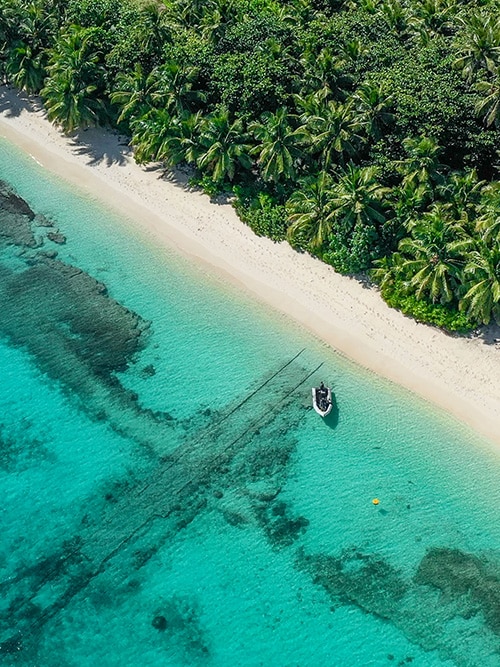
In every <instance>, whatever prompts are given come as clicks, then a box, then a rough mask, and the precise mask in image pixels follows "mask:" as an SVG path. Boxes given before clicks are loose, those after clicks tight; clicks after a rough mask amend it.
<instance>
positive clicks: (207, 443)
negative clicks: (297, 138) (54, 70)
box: [0, 143, 500, 667]
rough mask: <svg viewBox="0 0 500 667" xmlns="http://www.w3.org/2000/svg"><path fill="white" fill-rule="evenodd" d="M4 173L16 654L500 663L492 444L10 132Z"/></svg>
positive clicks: (113, 659) (496, 471)
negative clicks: (249, 292) (159, 237)
mask: <svg viewBox="0 0 500 667" xmlns="http://www.w3.org/2000/svg"><path fill="white" fill-rule="evenodd" d="M0 179H2V180H3V181H4V182H5V183H8V184H9V186H10V187H11V188H13V190H8V189H5V188H3V190H2V192H3V197H2V199H1V202H3V203H2V205H1V206H0V304H1V316H0V369H1V374H0V408H1V409H0V457H1V458H0V489H1V498H2V499H3V502H2V504H1V507H0V510H1V513H0V521H1V524H0V525H1V533H0V534H1V539H0V567H1V571H2V581H1V584H0V585H1V588H2V595H1V597H0V656H1V657H2V659H3V662H4V663H5V664H7V665H30V666H31V665H32V666H35V665H36V666H41V665H43V666H44V667H55V666H58V667H60V666H64V667H66V666H68V667H69V666H71V667H76V666H78V667H80V666H82V667H83V666H85V667H87V666H88V667H90V666H94V665H97V664H99V665H101V666H102V667H115V666H118V665H120V666H131V667H135V666H143V665H147V666H154V667H156V666H160V665H161V666H166V667H170V666H172V667H173V666H176V667H177V666H181V665H182V666H185V665H189V666H190V665H206V666H207V667H208V666H211V667H226V666H227V667H230V666H231V667H235V666H240V665H241V666H242V667H243V666H245V667H246V666H248V667H254V666H258V665H264V666H265V667H267V666H273V667H293V666H299V667H323V666H324V667H365V666H367V665H373V666H376V667H379V666H383V665H403V664H404V665H406V664H412V665H416V666H418V667H434V666H435V667H437V666H440V667H441V666H444V665H446V666H451V665H459V666H461V667H462V666H467V667H476V666H477V667H497V666H498V665H500V654H499V648H500V563H499V554H500V522H499V520H498V518H499V517H498V512H499V510H498V506H499V500H500V491H499V488H500V465H499V464H500V460H499V457H498V455H497V454H496V453H495V452H494V450H493V448H492V447H490V445H489V443H487V442H485V441H484V440H482V439H481V438H480V437H479V436H477V435H476V434H474V433H472V432H471V431H469V430H468V429H467V428H465V427H464V426H462V425H460V424H457V423H456V422H455V421H454V420H452V419H451V418H450V417H449V416H447V415H445V414H443V413H441V412H439V411H438V410H436V409H434V408H433V407H432V406H429V405H427V404H426V403H425V402H423V401H421V400H420V399H418V398H416V397H415V396H413V395H411V394H409V393H408V392H405V391H403V390H401V389H400V388H398V387H396V386H394V385H391V384H390V383H388V382H386V381H384V380H382V379H380V378H377V377H376V376H374V375H371V374H369V373H368V372H365V371H364V370H363V369H361V368H358V367H357V366H355V365H354V364H352V363H350V362H348V361H347V360H345V359H344V358H343V357H342V356H341V355H339V354H337V353H336V352H335V351H333V350H330V349H329V348H327V347H326V346H324V345H323V344H321V343H320V342H319V341H317V340H316V339H314V338H313V337H311V336H309V335H308V334H306V333H305V332H304V331H301V330H300V329H299V328H297V327H296V326H295V325H293V324H292V323H291V322H288V321H287V320H286V319H285V318H283V317H281V316H278V315H276V314H274V313H272V312H270V311H268V310H266V309H265V308H263V307H261V306H260V305H258V304H256V303H254V302H252V301H251V300H250V299H249V298H247V297H246V296H244V295H241V294H240V293H239V292H238V291H237V290H236V289H233V288H232V287H231V286H227V285H225V284H223V283H222V281H220V280H218V279H217V278H215V277H213V276H211V275H210V274H208V273H207V271H206V270H205V269H201V268H198V267H195V266H190V265H189V264H188V262H187V261H186V260H184V259H182V258H179V257H177V256H175V255H174V254H172V253H169V252H167V251H166V250H163V249H158V248H157V247H155V245H154V239H152V238H149V237H148V236H147V235H145V234H144V233H142V232H140V231H138V230H137V229H136V228H135V227H134V226H133V224H132V223H130V222H129V221H126V220H120V219H118V218H116V217H115V216H114V215H113V214H112V213H110V212H109V211H107V210H106V209H104V208H103V207H102V206H101V205H100V204H99V203H98V202H96V201H93V200H92V199H91V198H89V197H88V196H84V195H81V194H78V193H75V192H74V188H70V187H69V186H67V185H65V184H64V183H61V182H58V181H56V180H55V179H53V178H51V177H49V176H48V175H47V174H45V173H44V172H43V171H42V170H41V168H40V167H38V165H36V164H35V163H34V161H33V160H31V159H30V158H28V157H26V156H24V155H22V154H20V153H18V152H17V151H16V150H15V149H14V148H13V147H11V146H9V145H8V144H6V143H0ZM14 193H15V194H14ZM23 202H24V203H23ZM26 203H27V204H28V205H29V208H28V207H27V206H26ZM30 211H31V212H30ZM34 214H36V215H35V217H33V215H34ZM49 224H51V225H52V226H47V225H49ZM58 234H62V235H63V237H64V239H65V242H64V243H60V241H62V240H64V239H63V238H60V237H58V236H57V235H58ZM50 236H52V239H53V240H51V239H50ZM57 241H59V242H57ZM320 365H321V367H320V368H318V367H319V366H320ZM320 379H324V380H325V381H327V382H329V383H331V384H332V385H333V387H334V390H335V395H336V399H337V407H336V409H335V410H334V412H333V413H332V415H331V416H330V417H329V418H328V419H327V420H325V421H323V420H321V419H320V418H319V417H318V416H317V415H315V413H314V412H313V411H312V410H311V409H310V387H311V386H312V384H314V383H316V382H318V381H319V380H320ZM375 497H377V498H379V499H380V504H379V505H378V506H374V505H373V504H372V499H373V498H375Z"/></svg>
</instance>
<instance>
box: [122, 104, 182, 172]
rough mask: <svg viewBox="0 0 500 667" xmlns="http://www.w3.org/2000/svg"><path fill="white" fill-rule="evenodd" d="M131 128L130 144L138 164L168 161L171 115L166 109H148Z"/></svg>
mask: <svg viewBox="0 0 500 667" xmlns="http://www.w3.org/2000/svg"><path fill="white" fill-rule="evenodd" d="M132 128H133V132H132V139H131V144H132V146H134V149H135V150H134V159H135V161H136V162H137V163H138V164H145V163H146V162H151V161H157V162H163V161H168V156H169V139H170V137H171V132H172V117H171V115H170V114H169V113H168V111H167V110H166V109H150V111H149V112H148V113H147V114H145V115H144V116H143V117H142V118H140V119H138V120H136V121H134V122H133V123H132Z"/></svg>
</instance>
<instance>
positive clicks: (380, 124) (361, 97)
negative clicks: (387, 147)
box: [354, 82, 394, 141]
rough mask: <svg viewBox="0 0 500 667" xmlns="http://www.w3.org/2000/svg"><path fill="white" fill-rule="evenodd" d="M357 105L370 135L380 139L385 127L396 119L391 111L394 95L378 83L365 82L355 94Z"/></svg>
mask: <svg viewBox="0 0 500 667" xmlns="http://www.w3.org/2000/svg"><path fill="white" fill-rule="evenodd" d="M354 101H355V104H356V107H357V108H358V110H359V111H360V113H361V114H362V124H363V126H364V128H365V131H366V133H367V135H368V136H369V137H371V138H372V139H375V141H378V139H380V138H381V136H382V134H383V131H384V128H386V127H387V126H388V125H389V124H390V123H392V122H393V120H394V115H393V114H392V113H391V112H390V108H391V106H392V96H391V95H389V94H388V93H387V92H386V90H385V88H384V86H383V85H381V84H378V83H371V82H368V83H363V84H362V85H361V86H360V87H359V88H358V89H357V90H356V93H355V94H354Z"/></svg>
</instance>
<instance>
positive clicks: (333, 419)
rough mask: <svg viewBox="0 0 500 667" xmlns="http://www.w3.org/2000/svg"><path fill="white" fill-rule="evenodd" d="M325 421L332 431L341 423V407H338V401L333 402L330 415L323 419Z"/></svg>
mask: <svg viewBox="0 0 500 667" xmlns="http://www.w3.org/2000/svg"><path fill="white" fill-rule="evenodd" d="M323 421H324V422H325V424H326V425H327V426H328V428H331V429H332V430H333V429H334V428H337V425H338V423H339V406H338V405H337V401H336V400H335V399H334V400H333V405H332V409H331V411H330V414H328V415H326V417H324V418H323Z"/></svg>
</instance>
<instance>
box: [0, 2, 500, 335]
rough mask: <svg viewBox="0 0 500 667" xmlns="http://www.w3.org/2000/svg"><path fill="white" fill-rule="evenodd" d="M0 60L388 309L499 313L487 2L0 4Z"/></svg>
mask: <svg viewBox="0 0 500 667" xmlns="http://www.w3.org/2000/svg"><path fill="white" fill-rule="evenodd" d="M0 71H1V75H2V77H3V79H4V81H5V82H7V83H10V84H13V85H14V86H17V87H18V88H20V89H22V90H24V91H27V92H28V93H36V94H40V95H41V97H42V100H43V102H44V104H45V107H46V109H47V113H48V117H49V119H50V120H51V121H53V122H55V123H57V124H58V125H60V127H61V128H62V130H63V131H65V132H67V133H71V132H74V131H76V130H78V129H79V128H82V127H85V126H88V125H92V124H100V125H104V126H111V127H114V128H117V129H118V130H119V131H120V132H122V133H127V134H128V135H129V136H130V140H131V144H132V146H133V147H134V150H135V156H136V159H137V161H138V162H141V163H147V162H160V163H163V164H164V165H165V166H167V167H174V166H176V165H181V164H187V165H189V166H190V167H191V168H192V173H193V179H194V181H195V182H196V183H198V184H199V185H200V186H201V187H203V188H204V189H205V191H207V192H208V193H209V194H211V195H215V194H217V193H218V192H231V193H232V194H233V195H234V204H235V206H236V209H237V210H238V213H239V214H240V217H241V218H242V219H243V220H244V221H245V222H246V223H247V224H249V225H250V226H251V227H252V228H253V229H254V231H255V232H256V233H257V234H262V235H266V236H269V237H270V238H272V239H274V240H282V239H285V238H286V239H288V241H289V242H290V243H291V244H292V245H293V246H294V247H296V248H297V250H299V251H306V252H310V253H311V254H314V255H315V256H317V257H319V258H321V259H322V260H323V261H324V262H327V263H328V264H331V265H332V266H333V267H334V268H335V269H336V270H337V271H340V272H342V273H346V274H353V275H358V274H369V275H370V276H371V277H372V279H373V280H374V281H375V282H377V283H378V284H379V285H380V289H381V292H382V296H383V297H384V298H385V300H386V301H387V302H388V303H389V304H390V305H391V306H394V307H397V308H400V309H401V310H402V311H403V312H405V313H407V314H409V315H412V316H413V317H415V318H417V319H419V320H421V321H426V322H429V323H432V324H435V325H438V326H440V327H443V328H445V329H448V330H467V329H471V328H473V327H475V326H476V325H477V324H481V323H484V324H487V323H489V322H490V321H491V320H492V319H496V320H497V321H498V322H500V181H499V180H498V179H499V175H498V166H499V153H498V149H499V148H500V146H499V137H500V12H499V5H498V4H497V2H488V0H484V1H481V0H478V1H476V2H466V1H465V0H291V1H285V0H282V1H280V0H164V1H163V2H154V1H147V2H146V1H141V0H69V1H68V0H64V1H63V0H0Z"/></svg>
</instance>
